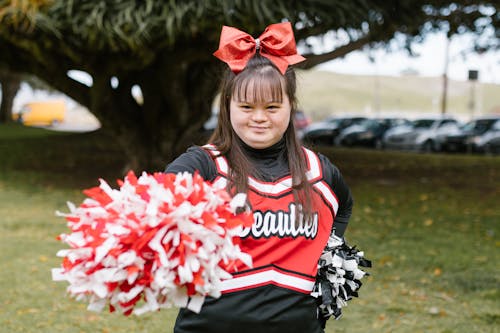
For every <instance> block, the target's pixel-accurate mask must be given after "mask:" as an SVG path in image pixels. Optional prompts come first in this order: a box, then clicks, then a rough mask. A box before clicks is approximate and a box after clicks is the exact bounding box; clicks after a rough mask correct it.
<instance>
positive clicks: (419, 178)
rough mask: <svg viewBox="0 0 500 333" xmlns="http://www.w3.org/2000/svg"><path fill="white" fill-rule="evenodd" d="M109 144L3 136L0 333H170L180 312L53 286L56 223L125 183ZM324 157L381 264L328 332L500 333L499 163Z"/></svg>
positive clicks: (355, 229) (10, 130)
mask: <svg viewBox="0 0 500 333" xmlns="http://www.w3.org/2000/svg"><path fill="white" fill-rule="evenodd" d="M102 135H103V134H102V133H99V132H95V133H89V134H67V133H57V132H49V131H46V130H42V129H32V128H25V127H21V126H0V156H2V163H0V202H2V204H1V205H0V216H2V219H0V251H1V253H2V256H1V259H0V265H1V267H2V270H1V271H0V308H1V309H2V311H0V323H1V325H0V332H2V333H3V332H5V333H7V332H9V333H11V332H37V333H38V332H42V333H44V332H47V333H49V332H108V333H110V332H117V333H118V332H171V331H172V327H173V324H174V320H175V316H176V310H175V309H171V310H167V311H163V310H162V311H160V312H157V313H152V314H147V315H144V316H141V317H135V316H133V317H128V318H127V317H123V316H119V315H116V314H109V313H93V312H89V311H87V310H86V309H85V304H83V303H78V302H76V301H75V300H73V299H70V298H68V296H67V295H66V294H65V285H64V283H62V282H58V283H55V282H52V281H51V277H50V269H51V268H53V267H57V266H58V265H59V264H60V258H57V257H56V256H55V253H56V252H57V251H58V250H59V249H61V248H63V247H64V246H63V244H62V243H59V242H58V241H57V240H56V239H55V237H56V236H57V235H58V234H60V233H62V232H65V231H67V229H66V227H65V223H64V220H63V219H61V218H59V217H56V216H54V211H56V210H61V211H66V207H65V201H66V200H69V201H73V202H74V203H77V204H78V203H80V202H81V200H82V199H83V194H82V193H81V192H80V191H81V189H83V188H87V187H89V186H94V185H96V184H97V178H98V177H104V178H105V179H107V180H108V181H112V180H113V179H115V178H121V170H120V168H119V165H120V163H116V162H115V160H116V159H118V160H119V159H120V158H121V155H120V154H116V147H115V146H114V145H112V144H110V142H109V140H103V139H104V138H103V136H102ZM61 139H63V140H61ZM64 142H68V143H64ZM322 152H323V153H324V154H326V155H327V156H329V157H330V158H331V159H332V161H333V162H334V163H335V164H336V165H338V166H339V167H340V169H341V171H342V172H343V174H344V176H345V177H346V179H347V182H348V183H349V184H350V186H351V189H352V191H353V194H354V197H355V208H354V214H353V217H352V219H351V222H350V225H349V228H348V231H347V234H346V237H347V239H348V240H349V242H350V243H351V244H352V245H357V246H358V247H359V248H361V249H362V250H364V251H365V256H366V257H367V258H369V259H372V260H373V263H374V267H373V268H372V269H370V273H371V276H370V277H368V278H366V281H365V282H364V285H363V288H362V289H361V291H360V298H358V299H354V300H352V301H351V302H350V304H349V305H348V307H346V308H345V310H344V316H343V318H342V319H341V320H339V321H333V320H331V321H329V322H328V325H327V329H326V332H327V333H333V332H336V333H338V332H350V333H353V332H398V333H402V332H408V333H414V332H425V333H427V332H440V333H444V332H454V333H461V332H463V333H465V332H496V331H497V328H498V323H499V321H498V318H499V316H500V311H499V309H498V302H499V301H500V294H499V292H498V285H499V283H500V280H499V277H500V274H499V273H500V272H499V270H498V265H497V264H496V263H498V262H499V260H500V254H499V251H498V246H499V241H498V234H499V233H500V226H499V224H498V219H499V218H500V212H499V210H498V205H497V203H498V202H497V201H498V187H497V186H496V184H498V183H499V182H500V176H499V173H498V172H499V170H500V157H487V156H466V155H439V154H434V155H428V154H411V153H398V152H379V151H370V150H361V149H359V150H355V149H334V148H324V149H323V150H322ZM68 155H70V156H71V157H68Z"/></svg>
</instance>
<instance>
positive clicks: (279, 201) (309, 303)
mask: <svg viewBox="0 0 500 333" xmlns="http://www.w3.org/2000/svg"><path fill="white" fill-rule="evenodd" d="M244 149H245V151H246V153H247V156H248V158H249V159H250V161H251V162H252V163H253V165H255V166H256V168H257V170H258V174H259V175H264V176H262V178H263V179H260V178H259V179H257V178H255V177H249V183H248V184H249V190H248V193H247V195H248V200H249V202H250V204H251V206H252V211H253V215H254V223H253V225H252V227H248V228H244V229H243V231H242V233H241V244H240V247H241V250H242V251H243V252H246V253H248V254H249V255H250V256H251V257H252V260H253V267H252V268H251V269H249V268H248V267H245V266H244V265H243V264H242V263H241V265H240V266H239V267H237V269H236V270H235V272H231V273H232V275H233V278H232V279H229V280H224V281H223V282H222V285H221V292H222V296H221V297H220V298H217V299H215V298H211V297H207V298H206V299H205V303H204V304H203V307H202V309H201V312H200V313H199V314H196V313H194V312H191V311H190V310H187V309H181V310H180V312H179V315H178V317H177V321H176V324H175V328H174V332H176V333H187V332H190V333H192V332H200V333H201V332H204V333H205V332H237V333H244V332H286V333H293V332H300V333H304V332H307V333H309V332H311V333H313V332H314V333H316V332H317V333H320V332H323V329H322V328H321V323H320V321H319V320H318V315H317V304H316V299H315V298H313V297H312V296H310V293H311V291H312V289H313V286H314V282H315V277H316V273H317V263H318V259H319V257H320V255H321V253H322V251H323V249H324V247H325V245H326V243H327V241H328V238H329V236H330V234H331V231H332V227H333V226H334V225H335V229H336V230H337V229H339V230H340V231H337V233H343V231H344V229H345V226H346V225H347V221H348V219H349V217H350V214H351V209H352V198H351V194H350V191H349V189H348V187H347V186H346V184H345V183H344V181H343V179H342V176H341V175H340V172H339V171H338V169H337V168H336V167H334V166H333V165H332V164H331V163H330V162H329V161H328V159H327V158H326V157H324V156H322V155H317V154H315V153H313V152H312V151H310V150H308V149H306V148H303V149H304V152H305V154H304V155H305V156H306V159H307V166H308V171H307V173H306V175H307V178H308V180H309V182H310V183H311V185H312V188H313V191H312V194H311V195H312V198H311V202H312V203H313V206H314V214H313V217H312V218H311V219H308V220H307V221H306V220H304V219H303V217H302V215H301V214H300V212H299V209H298V208H297V207H296V205H295V203H294V197H293V193H292V190H291V177H290V173H289V168H288V162H287V154H286V146H285V142H284V140H281V141H280V142H278V143H277V144H275V145H273V146H271V147H269V148H266V149H254V148H251V147H249V146H246V145H244ZM184 171H187V172H199V173H200V175H201V176H202V177H203V178H204V179H206V180H209V181H211V182H212V183H214V185H217V184H218V185H220V186H225V185H226V184H227V175H228V172H229V170H228V163H227V160H226V158H225V157H224V156H220V155H219V153H218V151H217V150H216V148H215V147H214V146H210V145H207V146H205V147H203V148H200V147H192V148H190V149H188V151H187V152H186V153H184V154H183V155H181V156H180V157H179V158H177V159H176V160H175V161H174V162H173V163H171V164H170V165H168V167H167V169H166V172H168V173H178V172H184Z"/></svg>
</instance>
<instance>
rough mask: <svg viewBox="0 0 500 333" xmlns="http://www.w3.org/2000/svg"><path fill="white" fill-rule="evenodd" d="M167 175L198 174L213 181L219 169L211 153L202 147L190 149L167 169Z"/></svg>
mask: <svg viewBox="0 0 500 333" xmlns="http://www.w3.org/2000/svg"><path fill="white" fill-rule="evenodd" d="M165 172H166V173H179V172H189V173H195V172H198V173H199V174H200V176H201V177H202V178H203V179H205V180H208V181H212V180H213V179H214V178H215V177H216V175H217V169H216V167H215V163H214V161H213V159H212V158H211V157H210V155H209V153H208V152H207V151H205V150H204V149H203V148H201V147H196V146H195V147H190V148H188V150H187V151H186V152H185V153H183V154H182V155H180V156H179V157H177V158H176V159H175V160H174V161H173V162H172V163H170V164H168V165H167V167H166V168H165Z"/></svg>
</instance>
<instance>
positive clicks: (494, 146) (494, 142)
mask: <svg viewBox="0 0 500 333" xmlns="http://www.w3.org/2000/svg"><path fill="white" fill-rule="evenodd" d="M472 147H473V149H474V150H475V151H477V152H480V153H485V154H500V119H498V120H497V121H496V122H495V123H494V124H493V126H491V128H490V129H489V130H488V131H487V132H486V133H484V134H483V135H481V136H480V137H479V138H477V137H475V138H472Z"/></svg>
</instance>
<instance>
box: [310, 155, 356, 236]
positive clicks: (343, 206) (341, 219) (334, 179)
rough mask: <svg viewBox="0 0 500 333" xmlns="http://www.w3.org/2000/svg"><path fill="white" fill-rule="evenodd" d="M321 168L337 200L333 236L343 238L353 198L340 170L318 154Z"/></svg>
mask: <svg viewBox="0 0 500 333" xmlns="http://www.w3.org/2000/svg"><path fill="white" fill-rule="evenodd" d="M318 155H319V158H320V160H321V164H322V166H323V177H324V179H325V181H326V183H327V184H328V185H329V186H330V188H331V189H332V190H333V192H334V193H335V195H336V196H337V199H338V200H339V209H338V211H337V215H336V216H335V220H334V222H333V226H334V227H335V234H336V235H337V236H339V237H343V236H344V233H345V230H346V228H347V224H348V223H349V219H350V218H351V214H352V206H353V203H354V201H353V198H352V194H351V190H350V189H349V186H347V184H346V182H345V180H344V177H342V174H341V173H340V170H339V169H338V168H337V167H336V166H335V165H333V164H332V163H331V162H330V160H329V159H328V158H327V157H325V156H324V155H321V154H318Z"/></svg>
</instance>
